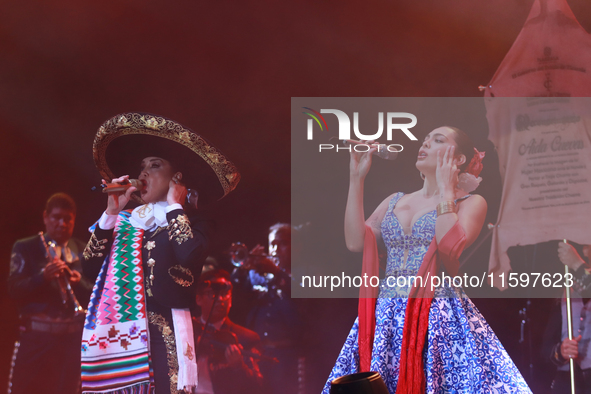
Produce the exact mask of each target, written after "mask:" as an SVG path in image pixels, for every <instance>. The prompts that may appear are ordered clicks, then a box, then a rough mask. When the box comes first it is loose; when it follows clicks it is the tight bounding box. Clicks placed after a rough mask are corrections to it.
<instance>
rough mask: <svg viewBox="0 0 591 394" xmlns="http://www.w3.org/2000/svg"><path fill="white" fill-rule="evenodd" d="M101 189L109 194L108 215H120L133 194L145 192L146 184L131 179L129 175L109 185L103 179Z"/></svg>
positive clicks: (114, 180) (116, 179)
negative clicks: (138, 191) (140, 191)
mask: <svg viewBox="0 0 591 394" xmlns="http://www.w3.org/2000/svg"><path fill="white" fill-rule="evenodd" d="M101 187H102V188H103V193H108V194H109V198H108V199H107V209H106V211H105V212H106V213H107V215H118V214H119V212H121V210H122V209H123V208H125V206H126V205H127V203H128V202H129V200H130V199H131V193H133V192H135V191H137V190H143V189H144V188H145V187H146V184H145V183H144V182H142V181H140V180H137V179H129V175H124V176H122V177H119V178H115V179H113V180H112V181H111V183H107V181H105V180H104V179H103V184H102V185H101Z"/></svg>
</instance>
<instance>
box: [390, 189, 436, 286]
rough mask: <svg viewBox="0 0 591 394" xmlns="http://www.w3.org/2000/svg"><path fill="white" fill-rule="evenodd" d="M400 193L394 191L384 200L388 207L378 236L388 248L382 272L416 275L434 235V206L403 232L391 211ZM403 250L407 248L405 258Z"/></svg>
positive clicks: (402, 194) (395, 274)
mask: <svg viewBox="0 0 591 394" xmlns="http://www.w3.org/2000/svg"><path fill="white" fill-rule="evenodd" d="M402 196H404V193H396V194H395V195H394V196H393V197H392V199H391V200H390V203H389V204H388V211H387V212H386V215H385V216H384V219H383V220H382V225H381V230H382V238H383V240H384V243H385V245H386V249H387V250H388V264H387V266H386V276H398V275H400V274H403V275H416V273H417V272H418V271H419V267H420V266H421V263H422V262H423V257H424V256H425V253H427V249H428V248H429V244H431V240H432V239H433V236H434V235H435V221H436V220H437V212H436V210H435V209H434V210H432V211H429V212H427V213H425V214H424V215H423V216H421V217H420V218H418V219H417V221H416V222H414V223H413V224H412V229H411V234H405V232H404V229H403V228H402V225H401V224H400V222H399V221H398V218H397V217H396V215H395V214H394V207H395V206H396V203H397V202H398V201H399V200H400V199H401V198H402ZM405 251H408V256H407V257H406V261H405V259H404V255H405Z"/></svg>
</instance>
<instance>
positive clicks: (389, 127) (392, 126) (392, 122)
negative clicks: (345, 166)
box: [302, 107, 417, 153]
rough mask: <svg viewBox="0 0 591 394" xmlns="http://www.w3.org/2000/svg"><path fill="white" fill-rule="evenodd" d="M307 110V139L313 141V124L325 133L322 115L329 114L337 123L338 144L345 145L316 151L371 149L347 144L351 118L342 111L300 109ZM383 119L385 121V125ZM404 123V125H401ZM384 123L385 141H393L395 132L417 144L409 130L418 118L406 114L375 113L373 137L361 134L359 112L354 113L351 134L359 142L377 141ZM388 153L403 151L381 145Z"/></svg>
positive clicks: (397, 147)
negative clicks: (376, 116)
mask: <svg viewBox="0 0 591 394" xmlns="http://www.w3.org/2000/svg"><path fill="white" fill-rule="evenodd" d="M302 108H304V109H305V110H306V111H305V112H303V113H304V114H305V115H307V116H309V118H308V122H307V139H308V140H313V138H314V123H316V124H317V125H318V127H319V128H320V131H321V132H324V131H328V124H327V123H326V120H325V119H324V116H322V114H332V115H335V116H336V117H337V121H338V122H339V135H338V139H339V141H342V142H345V143H346V146H339V145H338V144H336V145H335V144H319V145H318V151H319V152H322V151H323V150H334V151H336V152H338V151H341V150H345V151H347V152H351V150H354V151H355V152H367V151H368V150H369V149H370V148H371V147H370V146H369V145H368V144H363V143H362V144H358V143H355V144H348V142H349V141H351V119H350V118H349V115H347V114H346V113H345V112H344V111H341V110H338V109H321V110H320V112H318V111H316V110H314V109H312V108H309V107H302ZM384 118H385V119H386V121H385V122H384ZM401 120H406V122H401ZM384 123H386V139H387V140H388V141H392V136H393V134H394V131H398V130H399V131H402V132H403V133H404V134H405V135H406V136H407V137H408V138H409V139H410V140H411V141H417V137H415V136H414V134H413V133H411V132H410V130H409V129H411V128H413V127H414V126H416V124H417V117H416V116H414V115H413V114H411V113H408V112H387V113H386V116H384V113H383V112H378V131H377V132H375V133H373V134H363V133H362V132H361V131H360V130H359V112H353V134H354V136H355V137H354V138H355V139H357V140H361V141H370V140H377V139H378V138H380V137H381V136H382V135H383V134H384ZM379 149H382V150H384V151H387V152H390V153H398V152H402V150H403V149H404V148H403V146H402V145H400V144H387V145H385V144H381V145H380V148H379Z"/></svg>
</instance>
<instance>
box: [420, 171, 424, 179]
mask: <svg viewBox="0 0 591 394" xmlns="http://www.w3.org/2000/svg"><path fill="white" fill-rule="evenodd" d="M419 174H421V179H422V180H425V174H423V173H422V172H420V173H419Z"/></svg>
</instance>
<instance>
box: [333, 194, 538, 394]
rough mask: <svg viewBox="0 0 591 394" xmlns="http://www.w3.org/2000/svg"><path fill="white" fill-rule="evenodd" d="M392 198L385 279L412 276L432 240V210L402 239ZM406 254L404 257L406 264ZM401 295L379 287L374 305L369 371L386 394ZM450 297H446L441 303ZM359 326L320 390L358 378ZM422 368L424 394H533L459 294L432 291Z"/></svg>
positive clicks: (385, 224)
mask: <svg viewBox="0 0 591 394" xmlns="http://www.w3.org/2000/svg"><path fill="white" fill-rule="evenodd" d="M402 196H403V193H397V194H395V195H394V196H393V197H392V199H391V201H390V204H389V206H388V211H387V213H386V215H385V217H384V220H383V221H382V225H381V229H382V238H383V240H384V243H385V244H386V247H387V249H388V264H387V267H386V277H389V276H393V277H400V276H408V275H416V273H417V272H418V270H419V267H420V266H421V263H422V261H423V257H424V256H425V253H426V252H427V249H428V247H429V244H430V243H431V240H432V239H433V237H434V236H435V220H436V219H437V213H436V211H435V210H433V211H431V212H428V213H426V214H425V215H423V216H422V217H420V218H419V219H418V220H417V221H416V222H415V223H414V224H413V227H412V232H411V234H410V235H406V234H405V233H404V230H403V228H402V226H401V225H400V223H399V222H398V219H397V218H396V215H394V213H393V210H394V206H395V205H396V203H397V202H398V200H400V198H401V197H402ZM405 250H407V251H408V252H407V253H408V256H407V258H406V263H405V262H404V255H405ZM400 291H404V289H402V290H401V289H396V288H390V287H382V289H380V296H379V298H378V299H377V303H376V328H375V336H374V342H373V351H372V359H371V370H372V371H377V372H379V373H380V375H381V376H382V378H383V379H384V381H385V382H386V386H387V387H388V389H389V391H390V393H395V392H396V385H397V383H398V372H399V367H400V365H399V364H400V348H401V343H402V332H403V327H404V318H405V312H406V303H407V298H401V297H399V298H395V297H396V293H397V292H400ZM445 295H448V297H445ZM357 339H358V321H355V323H354V324H353V328H352V329H351V332H350V333H349V336H348V337H347V340H346V341H345V345H344V346H343V349H342V350H341V353H340V354H339V357H338V359H337V362H336V365H335V367H334V368H333V370H332V372H331V374H330V376H329V378H328V381H327V383H326V385H325V387H324V390H323V394H328V393H329V391H330V382H331V381H332V380H333V379H335V378H337V377H339V376H343V375H347V374H351V373H355V372H359V347H358V343H357ZM423 365H424V368H425V375H426V381H427V388H426V393H478V394H481V393H531V390H530V389H529V388H528V386H527V384H526V383H525V380H524V379H523V377H522V376H521V374H520V373H519V371H518V370H517V367H516V366H515V364H513V361H511V359H510V358H509V355H508V354H507V352H506V351H505V349H504V348H503V345H501V343H500V342H499V340H498V338H497V337H496V335H495V334H494V333H493V331H492V329H491V328H490V327H489V325H488V324H487V323H486V321H485V320H484V318H483V317H482V315H481V314H480V312H479V311H478V310H477V309H476V307H475V306H474V304H473V303H472V301H470V299H469V298H467V296H466V295H465V293H464V292H463V290H462V289H461V288H455V287H446V288H441V289H440V290H438V291H436V293H435V297H434V298H433V302H432V304H431V309H430V312H429V329H428V333H427V340H426V343H425V350H424V353H423Z"/></svg>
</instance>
